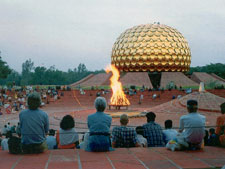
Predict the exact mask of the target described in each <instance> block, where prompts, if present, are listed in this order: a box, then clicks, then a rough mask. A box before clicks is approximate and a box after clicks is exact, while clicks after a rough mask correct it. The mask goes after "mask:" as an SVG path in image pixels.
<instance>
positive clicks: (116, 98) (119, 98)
mask: <svg viewBox="0 0 225 169" xmlns="http://www.w3.org/2000/svg"><path fill="white" fill-rule="evenodd" d="M105 71H106V72H107V73H109V72H112V77H111V78H110V82H111V84H110V86H111V88H112V92H113V94H112V97H111V99H110V104H112V105H130V102H129V100H128V99H127V98H126V95H125V94H124V92H123V87H122V84H121V82H120V81H119V78H120V73H119V71H118V69H117V68H116V67H115V66H114V65H109V66H107V67H106V70H105Z"/></svg>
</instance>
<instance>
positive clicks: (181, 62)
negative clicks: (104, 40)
mask: <svg viewBox="0 0 225 169" xmlns="http://www.w3.org/2000/svg"><path fill="white" fill-rule="evenodd" d="M111 63H112V64H114V65H115V66H116V67H117V68H118V69H119V70H120V71H125V72H135V71H136V72H145V71H150V72H187V71H189V68H190V64H191V52H190V48H189V46H188V43H187V41H186V39H185V38H184V37H183V36H182V34H181V33H180V32H178V31H177V30H176V29H174V28H171V27H169V26H166V25H162V24H159V23H154V24H146V25H139V26H134V27H132V28H130V29H127V30H126V31H125V32H123V33H122V34H121V35H120V36H119V37H118V38H117V40H116V42H115V43H114V45H113V48H112V55H111Z"/></svg>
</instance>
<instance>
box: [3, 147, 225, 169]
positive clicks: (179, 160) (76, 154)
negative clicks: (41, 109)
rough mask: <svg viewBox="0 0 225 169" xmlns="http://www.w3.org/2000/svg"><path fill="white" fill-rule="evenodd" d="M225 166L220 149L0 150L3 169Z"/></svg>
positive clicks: (133, 168)
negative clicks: (16, 152)
mask: <svg viewBox="0 0 225 169" xmlns="http://www.w3.org/2000/svg"><path fill="white" fill-rule="evenodd" d="M224 165H225V149H223V148H217V147H205V148H204V150H200V151H176V152H171V151H169V150H167V149H166V148H130V149H126V148H124V149H116V150H115V151H112V152H102V153H94V152H85V151H83V150H77V149H68V150H66V149H64V150H51V151H50V150H49V151H48V152H45V153H43V154H38V155H11V154H9V153H7V152H6V151H0V166H1V167H0V168H1V169H41V168H43V169H67V168H68V169H71V168H79V169H82V168H83V169H111V168H112V169H125V168H129V169H142V168H143V169H146V168H151V169H161V168H162V169H164V168H165V169H168V168H170V169H176V168H214V167H222V166H224Z"/></svg>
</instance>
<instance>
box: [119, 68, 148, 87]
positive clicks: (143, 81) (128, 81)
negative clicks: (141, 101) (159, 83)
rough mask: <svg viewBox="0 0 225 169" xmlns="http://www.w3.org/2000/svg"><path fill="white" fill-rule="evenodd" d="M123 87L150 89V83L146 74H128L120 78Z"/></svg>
mask: <svg viewBox="0 0 225 169" xmlns="http://www.w3.org/2000/svg"><path fill="white" fill-rule="evenodd" d="M121 83H122V84H123V86H127V87H129V86H131V85H135V86H143V85H144V86H145V87H148V88H152V83H151V81H150V79H149V76H148V73H147V72H128V73H126V74H125V75H124V76H123V77H122V78H121Z"/></svg>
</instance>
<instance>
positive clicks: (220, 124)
mask: <svg viewBox="0 0 225 169" xmlns="http://www.w3.org/2000/svg"><path fill="white" fill-rule="evenodd" d="M220 108H221V113H222V115H221V116H219V117H217V120H216V132H215V133H216V135H217V136H218V138H219V142H220V145H221V146H225V102H224V103H223V104H221V105H220Z"/></svg>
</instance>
